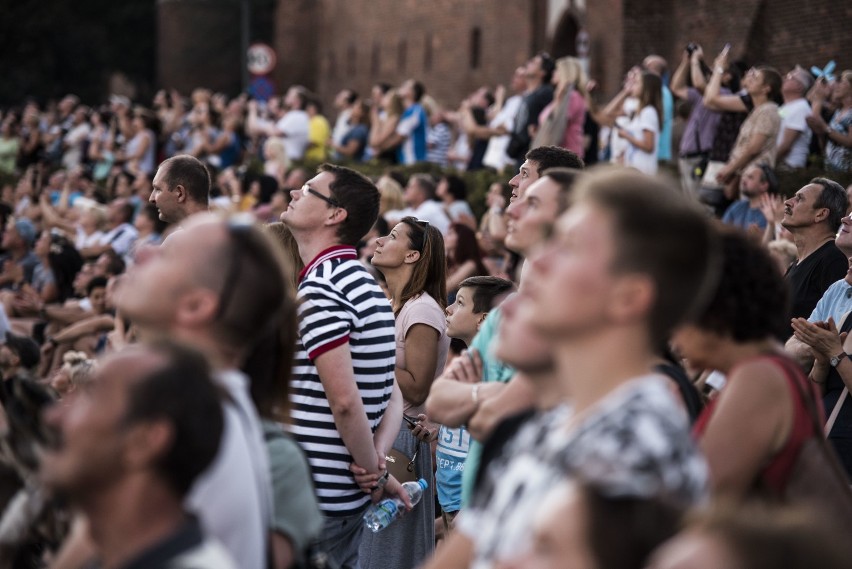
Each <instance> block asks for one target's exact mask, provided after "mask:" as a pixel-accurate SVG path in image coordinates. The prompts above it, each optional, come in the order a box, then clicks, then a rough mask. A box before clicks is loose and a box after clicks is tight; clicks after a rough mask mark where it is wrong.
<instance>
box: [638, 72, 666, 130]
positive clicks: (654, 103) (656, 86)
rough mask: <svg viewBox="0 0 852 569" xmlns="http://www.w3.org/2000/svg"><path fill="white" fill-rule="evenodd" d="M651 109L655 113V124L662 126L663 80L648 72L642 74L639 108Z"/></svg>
mask: <svg viewBox="0 0 852 569" xmlns="http://www.w3.org/2000/svg"><path fill="white" fill-rule="evenodd" d="M645 107H653V108H654V110H656V111H657V122H658V123H659V126H663V80H662V79H660V76H659V75H657V74H655V73H651V72H650V71H643V72H642V94H641V95H640V97H639V108H640V109H644V108H645Z"/></svg>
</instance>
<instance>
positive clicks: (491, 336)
mask: <svg viewBox="0 0 852 569" xmlns="http://www.w3.org/2000/svg"><path fill="white" fill-rule="evenodd" d="M502 315H503V313H502V311H501V310H500V307H499V306H498V307H496V308H494V309H493V310H491V312H489V313H488V316H486V317H485V321H484V322H483V323H482V326H480V327H479V332H477V334H476V336H474V338H473V340H472V341H471V342H470V349H472V350H476V351H477V352H478V353H479V356H480V357H481V358H482V382H483V383H494V382H497V381H499V382H500V383H506V382H508V381H509V380H510V379H511V378H512V376H513V375H515V370H514V369H513V368H512V367H511V366H508V365H506V364H504V363H503V362H501V361H500V360H498V359H497V358H495V357H494V355H493V350H492V344H493V343H494V340H495V339H496V337H497V330H498V329H499V327H500V318H501V317H502ZM481 456H482V444H481V443H479V442H477V441H474V440H471V441H470V449H469V450H468V453H467V459H466V460H465V463H464V471H463V473H462V495H461V505H462V508H464V507H465V506H466V505H468V504H469V503H470V498H471V493H472V492H473V481H474V480H475V479H476V471H477V470H479V459H480V457H481Z"/></svg>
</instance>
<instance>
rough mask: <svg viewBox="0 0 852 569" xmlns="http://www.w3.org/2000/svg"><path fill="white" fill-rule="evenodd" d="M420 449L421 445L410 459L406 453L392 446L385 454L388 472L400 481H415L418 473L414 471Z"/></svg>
mask: <svg viewBox="0 0 852 569" xmlns="http://www.w3.org/2000/svg"><path fill="white" fill-rule="evenodd" d="M419 450H420V445H417V448H416V449H415V450H414V456H412V457H411V458H410V459H409V458H408V457H407V456H406V455H405V453H403V452H401V451H398V450H396V449H395V448H392V449H390V450H389V451H388V454H387V456H385V465H386V466H387V469H388V472H389V473H390V474H391V476H393V477H394V478H396V479H397V480H399V481H400V482H415V481H416V480H417V474H416V473H415V471H414V461H415V460H417V452H418V451H419Z"/></svg>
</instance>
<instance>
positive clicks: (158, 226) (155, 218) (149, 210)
mask: <svg viewBox="0 0 852 569" xmlns="http://www.w3.org/2000/svg"><path fill="white" fill-rule="evenodd" d="M136 215H143V216H145V217H147V218H148V219H150V220H151V223H153V224H154V233H157V234H158V235H162V233H163V232H164V231H165V230H166V228H167V227H168V226H169V224H168V223H167V222H165V221H163V220H162V219H160V210H159V209H157V206H156V205H155V204H152V203H149V202H145V203H144V204H142V207H141V208H140V209H139V212H138V213H137V214H136Z"/></svg>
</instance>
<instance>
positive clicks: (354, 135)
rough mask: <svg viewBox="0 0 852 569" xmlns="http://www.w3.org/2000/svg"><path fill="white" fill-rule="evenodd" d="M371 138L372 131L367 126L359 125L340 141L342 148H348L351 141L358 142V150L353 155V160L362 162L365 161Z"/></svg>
mask: <svg viewBox="0 0 852 569" xmlns="http://www.w3.org/2000/svg"><path fill="white" fill-rule="evenodd" d="M369 136H370V129H369V128H368V127H367V125H365V124H357V125H355V126H354V127H352V128H351V129H349V132H347V133H346V134H345V135H343V138H342V139H341V141H340V146H346V145H347V144H349V141H350V140H356V141H358V150H356V151H355V154H353V155H352V159H353V160H358V161H361V160H363V159H364V150H365V149H366V148H367V139H368V138H369Z"/></svg>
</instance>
